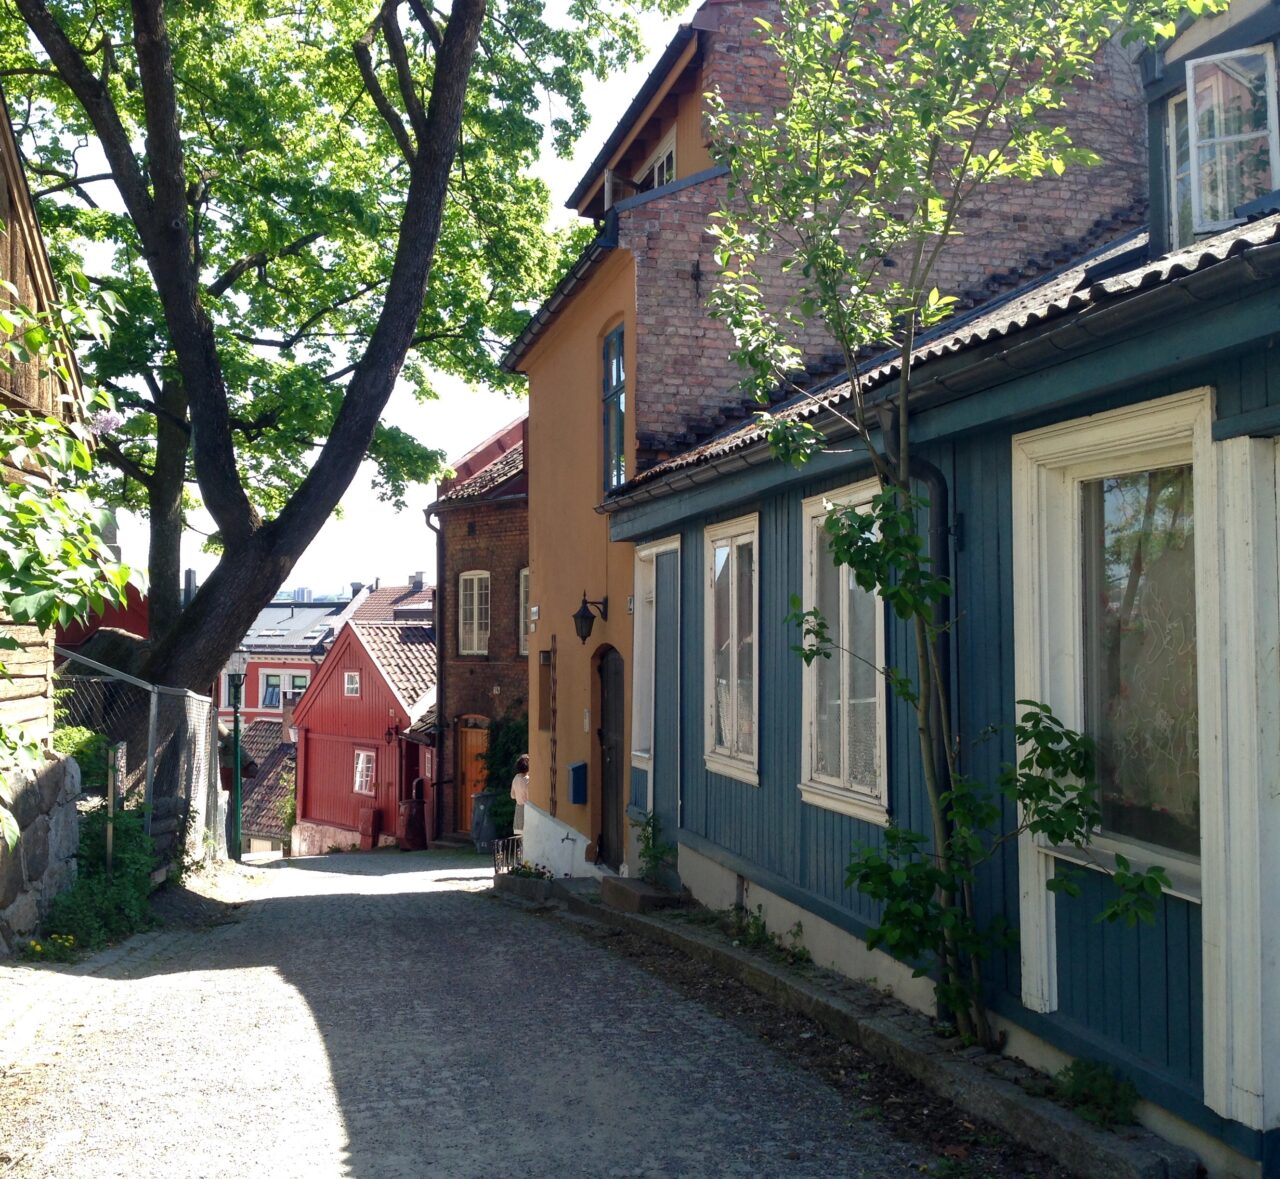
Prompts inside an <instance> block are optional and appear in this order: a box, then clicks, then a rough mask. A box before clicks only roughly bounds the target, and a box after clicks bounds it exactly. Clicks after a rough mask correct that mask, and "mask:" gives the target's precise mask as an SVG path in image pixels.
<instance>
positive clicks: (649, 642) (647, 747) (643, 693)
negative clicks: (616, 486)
mask: <svg viewBox="0 0 1280 1179" xmlns="http://www.w3.org/2000/svg"><path fill="white" fill-rule="evenodd" d="M679 552H680V538H679V537H678V536H668V537H664V538H663V539H662V540H655V541H652V542H650V543H649V544H643V545H637V546H636V565H635V603H636V605H635V610H636V612H635V621H634V627H633V629H634V636H635V637H634V639H633V649H634V653H635V654H634V658H633V659H632V661H631V677H632V678H631V764H632V765H633V766H635V767H636V768H637V769H641V770H644V771H645V772H646V773H647V774H648V775H649V803H648V809H649V810H653V746H654V731H653V716H654V704H655V701H656V699H657V688H656V686H655V684H656V681H655V677H656V675H657V662H656V657H655V650H654V645H655V643H656V641H657V614H656V611H657V575H658V561H657V558H658V555H659V554H660V553H679ZM676 609H677V612H678V611H679V603H678V602H677V604H676ZM671 737H672V739H673V740H678V734H674V733H673V734H671Z"/></svg>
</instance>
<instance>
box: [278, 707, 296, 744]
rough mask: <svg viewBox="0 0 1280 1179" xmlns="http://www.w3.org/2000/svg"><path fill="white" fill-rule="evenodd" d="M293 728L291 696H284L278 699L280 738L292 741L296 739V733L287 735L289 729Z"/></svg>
mask: <svg viewBox="0 0 1280 1179" xmlns="http://www.w3.org/2000/svg"><path fill="white" fill-rule="evenodd" d="M291 728H293V697H292V696H285V697H283V698H282V699H281V701H280V740H281V741H289V742H292V741H294V740H296V739H297V734H296V733H295V734H294V735H293V736H290V735H289V730H290V729H291Z"/></svg>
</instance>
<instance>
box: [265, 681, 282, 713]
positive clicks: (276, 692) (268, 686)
mask: <svg viewBox="0 0 1280 1179" xmlns="http://www.w3.org/2000/svg"><path fill="white" fill-rule="evenodd" d="M262 707H263V708H279V707H280V677H279V676H278V675H264V676H263V677H262Z"/></svg>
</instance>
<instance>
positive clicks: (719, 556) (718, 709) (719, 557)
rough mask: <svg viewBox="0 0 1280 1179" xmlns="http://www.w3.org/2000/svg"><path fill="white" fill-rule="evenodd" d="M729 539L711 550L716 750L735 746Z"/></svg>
mask: <svg viewBox="0 0 1280 1179" xmlns="http://www.w3.org/2000/svg"><path fill="white" fill-rule="evenodd" d="M729 551H730V549H729V542H728V541H721V542H718V543H717V544H716V545H715V548H714V549H713V552H712V562H713V563H712V576H713V577H714V579H715V581H714V589H713V600H714V605H715V637H714V642H715V702H714V708H715V744H716V748H717V749H729V750H731V749H732V748H733V741H732V738H731V735H730V729H731V726H732V720H731V718H732V715H733V711H732V710H733V700H732V698H731V688H730V682H731V679H732V667H733V658H732V654H733V652H732V644H733V636H732V635H731V634H730V632H729V622H730V618H729V614H730V609H731V605H732V601H733V599H732V597H731V596H730V585H729V582H730V578H731V576H732V570H731V567H730V565H729Z"/></svg>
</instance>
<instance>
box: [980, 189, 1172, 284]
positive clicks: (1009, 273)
mask: <svg viewBox="0 0 1280 1179" xmlns="http://www.w3.org/2000/svg"><path fill="white" fill-rule="evenodd" d="M1149 209H1150V201H1149V200H1148V198H1147V194H1146V193H1145V192H1144V193H1140V194H1138V195H1136V196H1134V197H1133V199H1132V200H1130V201H1129V203H1128V204H1127V205H1121V206H1119V207H1118V208H1116V209H1113V210H1112V211H1111V212H1110V213H1109V214H1107V215H1106V216H1105V217H1099V218H1097V219H1096V220H1095V221H1094V223H1093V224H1092V225H1091V226H1089V228H1088V229H1086V230H1085V231H1084V233H1082V234H1080V236H1079V237H1077V238H1074V239H1067V240H1063V241H1061V242H1059V243H1058V244H1057V245H1056V246H1053V247H1050V248H1049V249H1047V250H1044V251H1043V252H1041V253H1039V254H1034V255H1032V256H1031V257H1030V258H1028V259H1027V260H1026V261H1025V262H1023V263H1022V265H1021V266H1015V267H1013V268H1011V269H1009V270H1003V271H997V272H996V273H994V274H990V275H988V276H987V278H986V279H985V281H984V282H983V283H981V284H980V285H979V286H976V287H970V288H969V289H968V290H966V291H961V292H960V293H959V295H958V296H957V299H958V304H957V305H958V306H959V307H961V308H964V309H971V308H972V309H976V308H979V307H981V306H982V305H983V304H984V303H988V302H990V301H991V300H992V299H994V298H995V297H997V296H998V295H1000V294H1002V293H1006V292H1009V291H1014V290H1017V289H1018V288H1019V287H1023V286H1026V285H1027V284H1028V283H1030V282H1033V281H1034V280H1035V279H1037V278H1041V277H1043V276H1044V275H1046V274H1050V273H1052V272H1053V271H1054V270H1057V269H1059V268H1060V267H1062V266H1066V265H1067V264H1068V263H1070V262H1073V261H1075V260H1076V259H1077V258H1083V257H1084V256H1085V255H1086V254H1089V253H1091V252H1092V251H1093V250H1094V249H1096V248H1097V247H1098V246H1100V245H1103V244H1104V243H1105V242H1107V241H1110V240H1111V239H1112V238H1113V237H1114V236H1115V235H1117V234H1122V233H1127V232H1129V231H1130V230H1134V229H1138V228H1139V227H1141V226H1143V225H1145V224H1146V222H1147V213H1148V211H1149Z"/></svg>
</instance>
